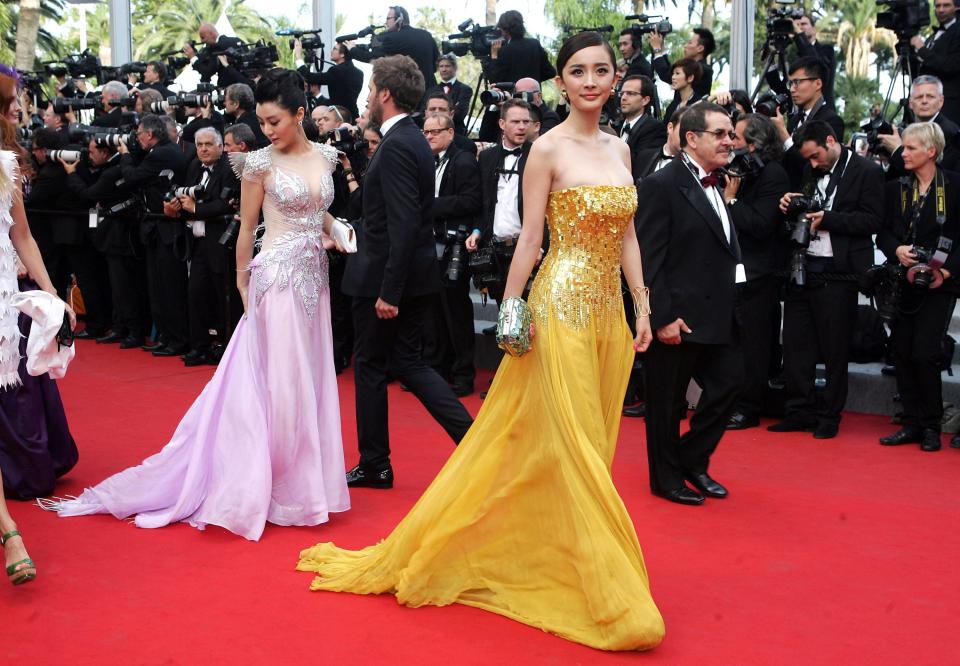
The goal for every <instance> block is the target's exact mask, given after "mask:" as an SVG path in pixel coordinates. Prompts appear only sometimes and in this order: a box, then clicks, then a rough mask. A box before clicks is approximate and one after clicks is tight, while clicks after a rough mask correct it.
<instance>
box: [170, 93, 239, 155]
mask: <svg viewBox="0 0 960 666" xmlns="http://www.w3.org/2000/svg"><path fill="white" fill-rule="evenodd" d="M239 85H243V84H239ZM180 110H181V112H182V113H183V119H184V125H183V129H182V130H181V131H180V139H181V140H183V141H184V142H186V143H190V144H192V143H193V137H194V135H195V134H196V133H197V132H199V131H200V130H201V129H214V130H216V131H217V132H218V133H219V132H222V131H223V128H224V126H225V125H227V124H233V121H232V120H231V121H230V122H229V123H227V121H226V119H225V118H224V116H223V114H221V113H220V112H219V111H217V110H216V109H214V108H213V103H212V102H207V103H206V104H204V105H202V106H187V107H180Z"/></svg>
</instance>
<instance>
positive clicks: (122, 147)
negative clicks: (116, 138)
mask: <svg viewBox="0 0 960 666" xmlns="http://www.w3.org/2000/svg"><path fill="white" fill-rule="evenodd" d="M117 152H118V153H120V154H121V155H129V154H130V149H129V148H127V144H125V143H124V142H122V141H121V142H120V145H118V146H117Z"/></svg>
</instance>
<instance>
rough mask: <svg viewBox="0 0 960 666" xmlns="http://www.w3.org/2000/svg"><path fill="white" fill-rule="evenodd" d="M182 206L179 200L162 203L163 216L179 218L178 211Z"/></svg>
mask: <svg viewBox="0 0 960 666" xmlns="http://www.w3.org/2000/svg"><path fill="white" fill-rule="evenodd" d="M182 208H183V206H182V205H181V203H180V200H179V199H171V200H170V201H164V202H163V214H164V215H166V216H167V217H180V210H181V209H182Z"/></svg>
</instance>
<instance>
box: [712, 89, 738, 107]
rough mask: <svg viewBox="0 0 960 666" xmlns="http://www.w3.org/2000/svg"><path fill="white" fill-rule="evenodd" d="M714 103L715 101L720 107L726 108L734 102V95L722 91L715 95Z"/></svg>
mask: <svg viewBox="0 0 960 666" xmlns="http://www.w3.org/2000/svg"><path fill="white" fill-rule="evenodd" d="M713 101H715V102H716V103H717V104H719V105H720V106H726V105H727V104H730V103H732V102H733V95H732V94H730V91H729V90H721V91H719V92H717V93H714V95H713Z"/></svg>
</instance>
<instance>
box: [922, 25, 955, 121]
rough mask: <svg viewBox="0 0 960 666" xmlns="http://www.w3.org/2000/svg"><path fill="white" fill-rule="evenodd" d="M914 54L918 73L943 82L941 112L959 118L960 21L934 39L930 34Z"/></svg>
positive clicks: (949, 116)
mask: <svg viewBox="0 0 960 666" xmlns="http://www.w3.org/2000/svg"><path fill="white" fill-rule="evenodd" d="M941 29H942V28H940V27H938V28H937V31H940V30H941ZM916 56H917V57H918V58H919V59H920V67H919V72H918V73H919V74H930V75H932V76H936V77H937V78H938V79H940V81H942V82H943V97H944V102H943V112H944V113H945V114H946V115H947V117H948V118H960V21H956V20H955V21H954V22H953V25H951V26H950V27H949V28H947V29H946V30H945V31H943V34H942V35H940V37H938V38H937V39H936V40H935V41H934V40H933V36H932V35H931V37H930V38H928V39H927V43H926V45H924V47H923V48H922V49H919V50H917V52H916ZM914 71H917V70H916V69H915V70H914Z"/></svg>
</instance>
